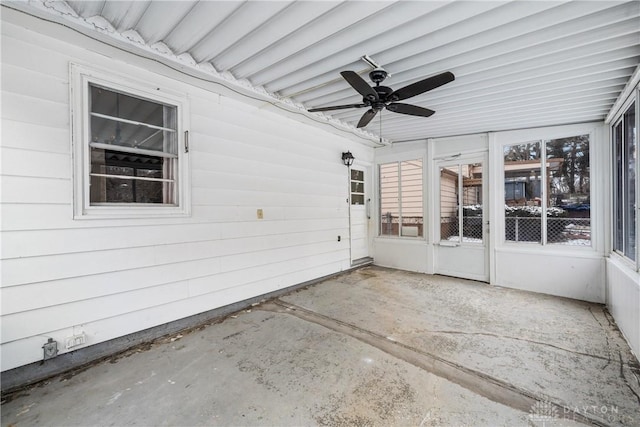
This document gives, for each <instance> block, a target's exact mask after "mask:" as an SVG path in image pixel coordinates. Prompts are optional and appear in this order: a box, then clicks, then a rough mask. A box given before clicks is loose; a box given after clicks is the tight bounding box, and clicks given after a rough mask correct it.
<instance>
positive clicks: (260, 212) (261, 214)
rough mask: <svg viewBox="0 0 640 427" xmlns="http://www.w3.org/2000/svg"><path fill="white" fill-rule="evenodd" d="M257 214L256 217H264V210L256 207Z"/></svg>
mask: <svg viewBox="0 0 640 427" xmlns="http://www.w3.org/2000/svg"><path fill="white" fill-rule="evenodd" d="M257 214H258V219H262V218H264V212H262V209H258V212H257Z"/></svg>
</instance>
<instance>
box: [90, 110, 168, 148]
mask: <svg viewBox="0 0 640 427" xmlns="http://www.w3.org/2000/svg"><path fill="white" fill-rule="evenodd" d="M176 136H177V135H176V133H175V132H168V131H163V130H160V129H152V128H148V127H146V126H141V125H134V124H130V123H122V122H117V121H114V120H110V119H105V118H102V117H91V142H96V143H100V144H109V145H116V146H121V147H129V148H139V149H142V150H153V151H162V152H165V153H170V154H177V152H178V148H177V141H176Z"/></svg>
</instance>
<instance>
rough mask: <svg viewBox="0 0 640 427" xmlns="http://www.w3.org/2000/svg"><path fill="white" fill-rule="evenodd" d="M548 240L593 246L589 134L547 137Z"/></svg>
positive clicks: (550, 241)
mask: <svg viewBox="0 0 640 427" xmlns="http://www.w3.org/2000/svg"><path fill="white" fill-rule="evenodd" d="M546 153H547V165H546V177H547V179H546V185H547V196H546V199H547V200H546V206H547V242H548V243H556V244H564V245H577V246H591V199H590V188H589V186H590V173H589V135H580V136H574V137H569V138H560V139H554V140H550V141H546Z"/></svg>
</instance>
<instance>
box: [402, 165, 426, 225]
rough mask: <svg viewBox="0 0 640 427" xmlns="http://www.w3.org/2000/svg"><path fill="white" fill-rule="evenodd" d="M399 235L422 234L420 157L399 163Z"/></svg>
mask: <svg viewBox="0 0 640 427" xmlns="http://www.w3.org/2000/svg"><path fill="white" fill-rule="evenodd" d="M400 194H401V195H402V197H401V203H400V214H401V216H402V230H401V233H400V235H402V236H408V237H418V236H422V229H423V215H422V159H418V160H411V161H408V162H402V163H400Z"/></svg>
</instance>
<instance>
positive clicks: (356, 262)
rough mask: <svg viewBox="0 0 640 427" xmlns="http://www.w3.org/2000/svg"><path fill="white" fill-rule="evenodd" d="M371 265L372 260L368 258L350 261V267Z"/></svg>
mask: <svg viewBox="0 0 640 427" xmlns="http://www.w3.org/2000/svg"><path fill="white" fill-rule="evenodd" d="M368 264H373V258H371V257H370V256H367V257H364V258H358V259H354V260H353V261H351V267H361V266H363V265H368Z"/></svg>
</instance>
